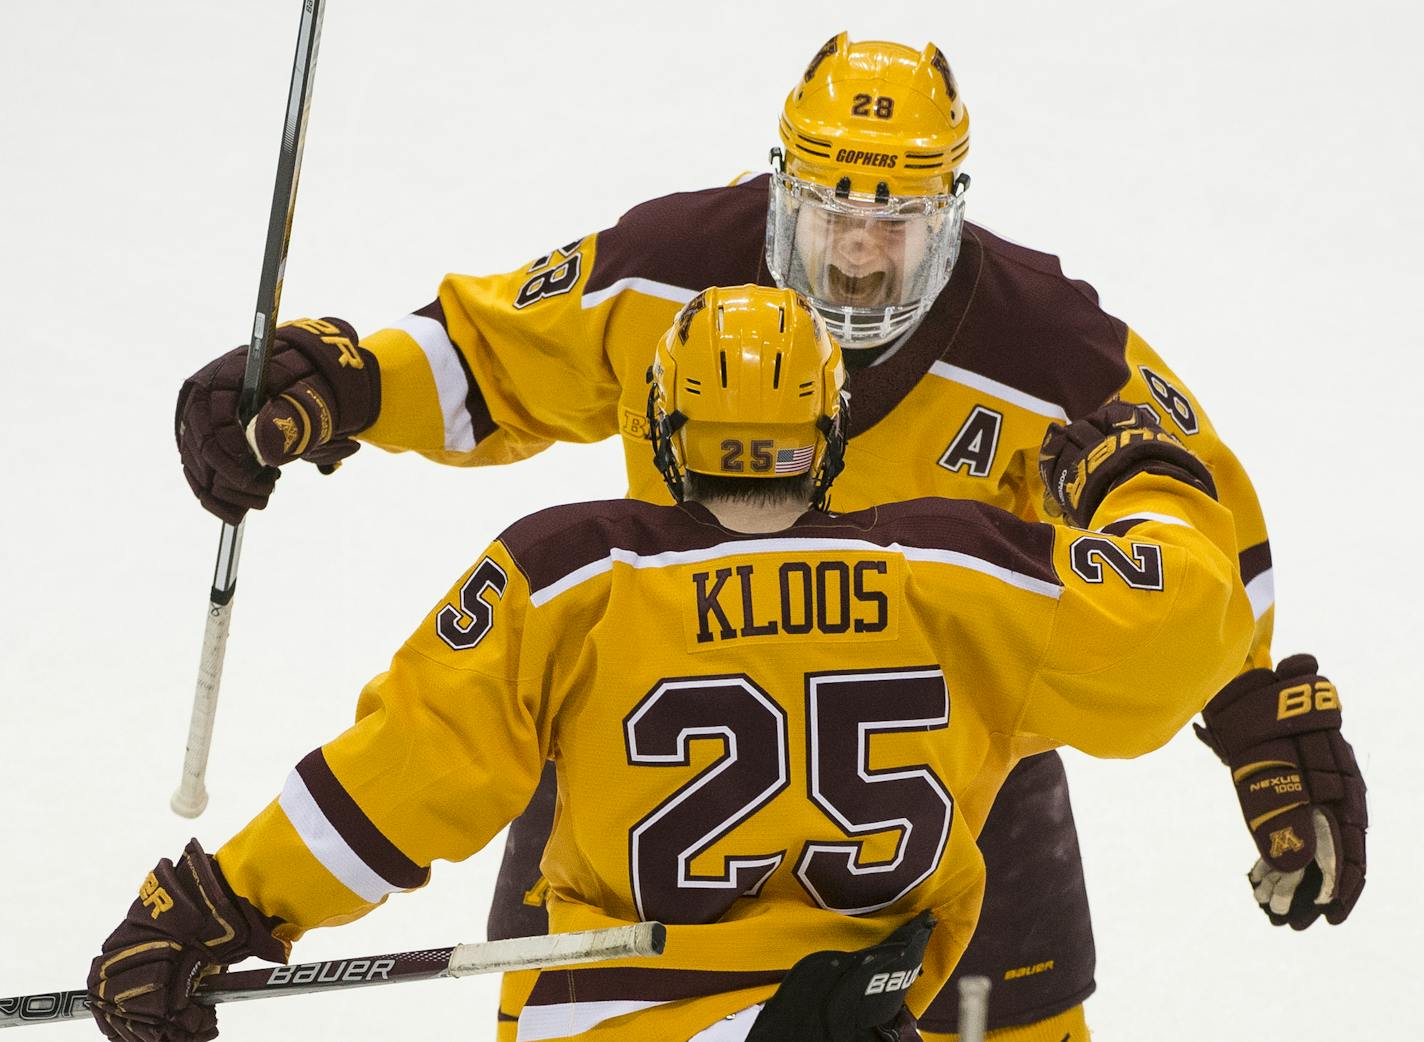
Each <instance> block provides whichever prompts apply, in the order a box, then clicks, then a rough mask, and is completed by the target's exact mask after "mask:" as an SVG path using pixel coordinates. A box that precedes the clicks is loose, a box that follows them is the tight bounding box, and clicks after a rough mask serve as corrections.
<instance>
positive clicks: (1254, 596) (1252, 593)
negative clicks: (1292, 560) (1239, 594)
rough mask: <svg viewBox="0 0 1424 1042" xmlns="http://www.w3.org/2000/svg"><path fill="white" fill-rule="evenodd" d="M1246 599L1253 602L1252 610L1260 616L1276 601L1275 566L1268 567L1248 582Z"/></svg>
mask: <svg viewBox="0 0 1424 1042" xmlns="http://www.w3.org/2000/svg"><path fill="white" fill-rule="evenodd" d="M1246 599H1247V600H1249V601H1250V602H1251V611H1252V613H1253V614H1254V615H1255V616H1256V618H1258V619H1259V618H1260V617H1261V616H1262V615H1264V614H1266V609H1267V608H1269V607H1270V606H1271V605H1273V604H1275V603H1276V576H1275V569H1274V568H1267V569H1266V570H1265V571H1264V572H1262V573H1261V574H1260V575H1258V576H1256V578H1254V579H1252V580H1251V581H1250V582H1248V583H1247V584H1246Z"/></svg>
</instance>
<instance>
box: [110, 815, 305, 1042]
mask: <svg viewBox="0 0 1424 1042" xmlns="http://www.w3.org/2000/svg"><path fill="white" fill-rule="evenodd" d="M278 922H279V920H276V919H269V918H267V917H266V916H264V915H262V913H261V912H259V911H258V910H257V909H256V908H255V907H254V906H253V905H252V904H251V903H250V902H248V901H246V900H244V899H243V898H241V897H238V896H237V895H236V894H234V893H233V892H232V891H231V890H230V889H229V888H228V885H227V882H226V881H225V880H224V879H223V877H222V872H221V870H220V869H219V868H218V864H217V862H216V861H214V860H213V859H212V858H210V857H208V855H207V854H205V853H203V848H202V847H200V846H198V841H197V840H196V839H195V840H192V841H191V842H190V843H189V844H188V845H187V847H185V848H184V850H183V856H182V857H181V858H179V860H178V863H177V864H176V865H175V864H173V862H171V861H169V860H168V859H167V858H164V859H163V860H162V861H160V862H159V863H158V866H157V867H156V868H155V869H154V870H153V871H152V872H150V873H149V874H148V878H147V879H145V880H144V881H143V885H142V886H140V887H139V891H138V900H136V901H134V903H133V905H132V906H131V907H130V908H129V914H128V915H127V916H126V917H125V918H124V921H123V922H122V923H120V924H119V928H118V929H117V930H115V931H114V932H113V933H111V934H110V935H109V938H108V940H106V941H105V942H104V947H103V950H102V951H101V952H100V953H99V956H98V958H96V959H95V960H94V962H93V964H92V965H91V966H90V967H89V980H88V985H87V986H88V989H89V1005H90V1009H91V1010H92V1011H93V1014H94V1021H95V1023H97V1024H98V1025H99V1030H100V1031H102V1032H103V1033H104V1034H105V1035H106V1036H108V1037H109V1038H111V1039H114V1040H115V1042H206V1040H207V1039H212V1038H216V1037H217V1034H218V1027H217V1013H216V1011H215V1010H214V1009H213V1007H211V1006H204V1005H199V1004H198V1003H195V1002H193V1001H192V995H193V988H194V987H195V986H196V985H197V982H198V980H199V979H200V978H201V977H202V975H203V973H204V971H205V970H206V969H207V968H208V967H211V966H223V965H226V964H228V963H232V962H238V961H240V960H242V959H245V958H247V957H248V956H250V955H256V956H258V957H259V958H263V959H267V960H268V961H270V962H286V961H287V946H286V945H285V944H284V943H283V942H281V941H279V940H277V939H276V938H275V937H273V936H272V928H273V927H274V926H275V925H277V923H278Z"/></svg>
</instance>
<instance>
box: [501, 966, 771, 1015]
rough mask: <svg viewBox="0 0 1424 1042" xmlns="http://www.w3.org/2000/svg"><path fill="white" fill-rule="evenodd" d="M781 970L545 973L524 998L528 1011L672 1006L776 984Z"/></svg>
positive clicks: (609, 969) (602, 969)
mask: <svg viewBox="0 0 1424 1042" xmlns="http://www.w3.org/2000/svg"><path fill="white" fill-rule="evenodd" d="M784 976H786V971H785V970H658V969H648V968H643V967H631V966H630V967H618V966H606V967H594V968H590V969H584V970H579V969H574V970H545V971H544V972H543V973H541V974H539V979H538V980H537V981H536V982H535V984H534V990H533V992H531V993H530V995H529V1001H528V1003H526V1005H529V1006H560V1005H564V1004H565V1003H568V1002H570V1001H574V999H573V998H571V997H573V996H576V997H577V999H576V1001H578V1002H603V1001H609V1000H625V1001H630V1000H631V1001H642V1002H676V1001H677V1000H679V999H692V998H699V997H701V996H703V995H718V994H721V993H722V992H727V991H741V990H742V989H743V988H759V987H762V986H764V985H767V984H777V983H779V982H780V981H781V978H782V977H784Z"/></svg>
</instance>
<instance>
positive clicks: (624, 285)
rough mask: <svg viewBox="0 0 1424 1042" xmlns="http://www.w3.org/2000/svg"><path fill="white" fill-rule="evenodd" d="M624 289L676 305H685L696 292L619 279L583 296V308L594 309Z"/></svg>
mask: <svg viewBox="0 0 1424 1042" xmlns="http://www.w3.org/2000/svg"><path fill="white" fill-rule="evenodd" d="M626 289H631V290H636V291H637V292H639V293H642V294H644V295H645V296H649V297H661V298H662V299H663V300H671V301H673V302H674V303H677V304H686V303H687V302H688V301H689V300H691V299H692V298H693V297H695V296H697V290H695V289H684V288H683V287H682V286H673V285H671V284H669V283H666V282H657V281H655V280H653V279H638V278H627V279H619V280H618V281H617V282H615V283H613V284H612V285H611V286H604V287H603V288H602V289H599V290H594V291H593V292H592V293H585V294H584V295H583V301H582V303H583V306H584V307H585V308H596V307H598V305H600V304H602V303H603V302H604V301H605V300H607V299H608V298H609V297H616V296H617V295H618V294H620V293H622V292H623V291H624V290H626Z"/></svg>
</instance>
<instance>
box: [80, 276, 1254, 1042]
mask: <svg viewBox="0 0 1424 1042" xmlns="http://www.w3.org/2000/svg"><path fill="white" fill-rule="evenodd" d="M645 368H646V371H647V376H648V381H649V383H650V384H651V388H650V390H649V391H648V392H646V394H645V402H646V404H645V409H644V413H643V415H644V417H645V420H646V421H647V423H648V424H649V429H650V430H651V431H652V432H653V438H652V451H650V452H649V455H650V456H651V457H652V458H653V460H654V462H655V464H656V467H657V469H658V470H659V471H660V472H661V474H662V476H663V478H664V480H665V481H666V484H667V487H668V489H669V490H670V493H671V495H672V497H673V498H674V499H676V500H678V501H679V502H680V505H675V506H658V505H652V504H648V503H643V502H639V501H637V500H632V499H622V500H612V501H607V502H597V503H583V504H575V505H572V506H564V507H555V508H553V509H550V510H546V511H543V512H541V513H538V514H534V515H532V516H530V517H527V518H524V519H523V520H521V521H518V522H516V523H515V524H513V525H512V526H511V527H510V528H508V529H507V530H506V531H505V532H504V533H503V534H502V535H501V536H500V537H499V538H498V539H497V540H496V541H495V542H494V543H493V544H491V545H490V547H489V548H488V549H487V550H486V551H485V552H484V554H483V555H482V556H480V558H479V559H478V560H477V562H476V563H475V564H474V566H473V567H471V568H470V569H469V570H468V571H466V572H465V574H464V575H463V577H462V578H461V579H460V580H459V581H458V582H457V583H456V584H455V585H454V587H453V588H452V589H451V591H450V592H449V593H448V594H447V595H446V597H445V599H444V600H443V601H442V602H441V603H440V604H438V605H437V606H436V608H435V609H434V610H433V611H432V612H431V613H430V614H429V615H427V616H426V618H425V621H424V622H423V623H421V625H420V627H419V628H418V629H417V630H416V632H415V634H414V635H413V636H412V637H411V638H410V639H409V640H408V641H407V642H406V643H405V645H404V646H403V647H402V648H401V650H400V651H398V652H397V654H396V656H395V658H394V659H393V661H392V663H391V666H390V669H389V671H388V672H386V673H383V674H381V675H380V676H378V677H377V678H376V679H375V680H373V681H372V682H371V683H370V684H369V685H368V686H367V687H366V689H365V691H364V692H363V693H362V695H361V699H360V703H359V706H358V709H357V721H356V724H355V726H353V727H352V728H351V729H350V730H348V731H346V732H345V733H344V734H342V735H341V736H339V737H338V738H336V739H335V740H334V741H331V742H328V743H327V744H325V745H324V746H322V747H321V748H319V749H317V750H315V751H314V752H312V753H311V754H309V755H308V756H307V757H305V758H304V759H303V760H302V761H301V763H299V764H298V765H297V767H296V769H295V770H294V771H293V773H292V774H291V775H290V776H289V778H288V779H287V782H286V784H285V786H284V787H283V789H282V792H281V795H280V796H279V797H278V799H276V800H275V801H274V802H272V803H271V804H270V805H268V807H267V808H266V809H265V810H263V811H262V812H261V813H260V814H259V815H258V816H257V817H256V818H255V819H254V820H253V821H252V822H251V823H250V824H249V825H247V826H246V827H245V828H244V829H243V830H242V831H240V832H239V833H238V834H237V835H236V836H235V837H234V838H232V839H231V840H229V841H228V842H227V843H226V844H225V845H223V846H222V847H221V849H219V850H218V851H217V854H216V858H215V859H210V858H209V857H208V856H207V855H206V854H204V852H203V850H202V849H201V848H200V847H199V846H198V844H197V841H196V840H194V841H193V842H192V843H191V844H190V845H189V846H188V847H187V849H186V850H185V851H184V854H183V856H182V857H181V858H180V859H179V861H178V863H177V864H176V865H175V864H173V863H172V862H169V861H167V860H165V861H162V862H160V863H159V865H158V866H157V868H155V870H154V872H153V873H152V874H151V875H150V876H149V877H148V878H147V880H146V881H145V883H144V885H143V886H142V888H141V890H140V897H139V899H138V900H136V901H135V902H134V904H133V907H132V908H131V909H130V911H129V914H128V917H127V919H125V921H124V922H123V923H122V924H121V925H120V926H119V928H118V929H117V930H116V931H115V932H114V933H113V935H112V936H110V937H109V939H108V940H107V941H106V943H105V945H104V948H103V952H102V954H100V955H99V956H98V957H97V958H96V959H95V961H94V964H93V967H92V970H91V973H90V976H89V987H90V991H91V997H92V1000H93V1003H94V1010H95V1015H96V1019H97V1021H98V1023H99V1025H100V1027H101V1029H102V1030H103V1031H104V1032H105V1033H106V1034H107V1035H108V1036H109V1037H110V1038H113V1039H116V1040H123V1042H128V1040H130V1039H144V1040H150V1039H152V1040H157V1039H165V1040H168V1042H188V1040H196V1039H205V1038H208V1037H211V1035H212V1034H214V1033H215V1030H216V1027H215V1014H214V1012H213V1011H212V1009H211V1008H210V1007H202V1006H198V1005H195V1004H193V1003H191V1002H190V1001H189V996H190V989H191V984H192V982H193V981H194V980H195V979H197V977H198V976H199V975H200V974H201V973H202V972H203V969H204V968H205V967H206V966H207V965H210V964H218V963H225V962H229V961H235V960H238V959H241V958H243V957H246V956H248V955H259V956H262V957H264V958H267V959H275V960H283V959H284V958H285V956H286V954H287V949H288V946H289V945H290V943H291V942H292V941H293V940H295V939H296V938H297V937H299V936H300V935H301V934H302V933H303V932H304V931H305V930H308V929H311V928H313V927H316V926H322V925H333V924H338V923H344V922H347V921H349V920H351V919H353V918H355V917H357V916H360V915H362V914H364V913H366V912H368V911H370V910H371V909H372V908H374V907H375V906H376V905H378V904H380V903H381V902H382V901H384V900H385V898H386V896H387V895H388V894H390V893H392V892H394V891H397V890H407V889H412V888H414V887H418V886H422V885H424V884H425V882H426V881H427V878H428V875H429V872H430V868H431V865H432V863H433V862H434V861H436V860H437V859H442V858H443V859H447V860H458V859H462V858H465V857H467V856H469V855H470V854H471V853H473V852H474V851H476V850H478V849H479V848H480V847H481V846H483V845H484V844H485V843H487V842H488V841H489V839H490V838H491V837H492V836H494V835H495V834H496V833H497V832H498V831H499V830H500V829H501V828H502V827H503V826H504V825H505V824H506V823H507V822H508V821H510V820H511V819H512V818H514V817H515V816H516V815H518V814H519V813H520V812H521V811H522V810H523V809H524V807H525V805H526V803H527V802H528V800H529V798H530V797H531V795H532V794H533V793H534V791H535V788H536V787H537V785H538V783H539V779H540V777H541V774H542V771H543V767H544V764H545V761H546V760H548V759H550V758H552V760H553V761H554V763H555V765H556V770H557V771H558V776H559V782H558V789H557V791H558V800H557V807H556V812H555V814H554V825H553V832H552V836H551V839H550V841H549V846H548V849H547V851H546V852H545V853H544V857H543V872H544V875H545V877H546V878H547V880H548V898H547V904H548V908H549V915H550V922H551V927H552V929H553V930H555V931H566V930H578V929H592V928H601V927H607V926H613V925H618V924H620V923H625V922H633V921H637V920H649V919H653V920H660V921H662V922H665V923H666V924H668V941H667V947H666V951H665V953H664V955H663V956H662V957H660V958H659V959H657V960H656V961H654V962H648V961H642V962H639V961H636V960H634V961H631V962H629V963H620V964H617V965H605V966H602V967H593V968H586V969H574V970H550V971H545V972H543V973H541V974H539V975H538V978H537V981H536V983H535V984H534V986H533V988H532V992H531V994H530V996H529V999H528V1002H527V1003H526V1004H525V1005H524V1007H523V1010H522V1013H521V1014H520V1017H519V1021H518V1037H519V1038H520V1039H522V1040H524V1042H538V1040H545V1039H549V1040H552V1039H570V1038H579V1039H589V1040H594V1039H614V1038H636V1039H638V1040H640V1042H664V1040H665V1042H685V1040H688V1039H700V1038H702V1037H703V1036H702V1035H701V1033H702V1032H703V1031H705V1030H706V1029H708V1028H709V1027H711V1026H712V1025H716V1038H717V1039H719V1040H723V1042H740V1040H741V1039H744V1038H746V1039H751V1040H752V1042H785V1040H787V1039H791V1038H795V1039H798V1040H801V1042H831V1040H832V1039H837V1040H844V1042H881V1040H889V1039H900V1040H904V1042H908V1040H910V1039H913V1038H916V1037H917V1036H916V1034H915V1032H914V1026H913V1019H912V1015H913V1014H918V1013H921V1012H923V1011H924V1009H925V1007H926V1006H927V1005H928V1003H929V1002H930V1000H931V998H932V997H933V996H934V995H935V994H936V993H937V992H938V990H939V989H940V987H941V986H942V985H943V984H944V982H945V981H946V979H947V977H948V975H949V973H950V970H951V968H952V967H953V966H954V964H955V962H956V961H957V960H958V958H959V957H960V955H961V953H962V952H963V950H964V947H965V945H966V943H967V942H968V940H969V937H970V935H971V932H972V930H973V926H974V920H975V918H976V915H977V912H978V907H979V903H980V898H981V895H982V890H983V884H984V864H983V861H982V859H981V857H980V855H979V852H978V851H977V849H976V847H975V844H974V837H975V835H976V833H977V832H978V831H979V829H980V827H981V826H982V824H983V821H984V818H985V815H986V814H987V812H988V809H989V804H990V801H991V800H992V799H993V796H994V793H995V792H996V790H997V789H998V788H999V786H1000V783H1001V782H1002V781H1003V779H1004V777H1005V775H1006V774H1007V772H1008V771H1009V769H1010V768H1011V766H1012V764H1013V763H1014V761H1015V760H1016V759H1017V758H1018V757H1020V756H1023V755H1027V754H1031V753H1035V752H1040V751H1042V750H1044V749H1047V748H1050V747H1052V746H1054V745H1057V744H1059V743H1068V744H1072V745H1074V746H1077V747H1078V748H1081V749H1083V750H1085V751H1087V752H1089V753H1092V754H1094V755H1098V756H1134V755H1137V754H1140V753H1143V752H1146V751H1148V750H1150V749H1152V748H1154V747H1156V746H1158V745H1160V744H1161V743H1163V742H1165V741H1166V740H1167V739H1168V738H1170V737H1171V736H1172V735H1173V734H1174V733H1175V732H1176V731H1177V729H1178V728H1180V727H1181V725H1182V724H1183V723H1184V722H1185V721H1186V719H1187V718H1188V717H1189V716H1190V715H1191V714H1192V713H1193V712H1195V711H1196V710H1198V709H1200V708H1201V706H1202V705H1203V704H1204V703H1205V702H1206V700H1207V698H1208V697H1209V696H1210V695H1211V694H1212V693H1214V692H1215V691H1217V690H1218V689H1219V688H1220V686H1221V685H1222V684H1224V683H1225V682H1226V681H1227V680H1228V679H1229V678H1230V677H1231V675H1232V674H1233V673H1234V672H1235V671H1236V667H1237V663H1238V662H1239V661H1240V660H1241V659H1242V658H1243V657H1244V656H1245V654H1246V651H1247V648H1248V646H1249V644H1250V640H1251V635H1252V630H1253V618H1252V612H1251V607H1250V603H1249V600H1248V596H1247V594H1246V591H1245V588H1244V587H1243V585H1242V583H1241V581H1240V577H1239V574H1238V569H1237V565H1236V542H1235V539H1236V534H1235V527H1234V524H1233V522H1232V518H1231V515H1230V513H1229V512H1228V511H1227V510H1226V508H1225V507H1223V506H1221V505H1220V504H1218V503H1217V502H1216V501H1215V498H1214V494H1215V492H1214V482H1213V479H1212V476H1211V474H1210V472H1209V471H1208V470H1207V468H1206V467H1205V466H1204V465H1203V464H1202V463H1201V462H1200V461H1199V460H1197V459H1196V457H1194V456H1193V455H1192V454H1191V453H1190V452H1188V451H1187V450H1186V449H1185V448H1183V447H1182V445H1181V444H1180V443H1179V442H1178V441H1176V440H1175V439H1173V438H1171V437H1170V436H1169V435H1166V434H1164V433H1163V432H1162V431H1161V430H1160V428H1158V427H1157V425H1156V424H1155V423H1154V422H1152V421H1151V420H1150V419H1148V418H1147V417H1146V416H1145V414H1143V413H1142V412H1140V411H1139V410H1138V409H1137V408H1136V407H1135V406H1131V405H1127V404H1124V403H1121V402H1115V403H1110V404H1109V405H1107V406H1105V407H1104V408H1102V409H1099V410H1098V411H1096V412H1095V413H1093V414H1092V416H1090V417H1088V418H1087V419H1084V420H1081V421H1079V422H1077V423H1074V424H1072V425H1071V426H1069V427H1068V428H1066V430H1065V429H1064V428H1061V427H1057V426H1055V427H1053V428H1051V430H1050V433H1049V437H1048V438H1047V440H1046V441H1045V443H1044V447H1043V455H1042V460H1041V466H1042V468H1043V471H1044V473H1045V475H1047V483H1048V486H1049V487H1051V488H1052V489H1054V493H1053V494H1054V495H1055V497H1056V500H1057V503H1058V507H1059V509H1061V510H1063V511H1064V512H1066V514H1067V515H1068V517H1069V519H1070V520H1071V521H1072V522H1073V524H1075V525H1078V526H1082V527H1080V528H1067V527H1063V526H1055V525H1048V524H1041V523H1030V522H1025V521H1022V520H1020V519H1018V518H1015V517H1014V516H1012V515H1011V514H1008V513H1006V512H1004V511H1001V510H998V509H996V508H994V507H990V506H986V505H983V504H980V503H973V502H969V501H957V502H956V501H948V500H943V499H934V498H930V499H919V500H913V501H910V502H903V503H891V504H884V505H881V506H879V507H871V508H869V509H866V510H862V511H857V512H855V513H849V514H833V513H828V512H826V510H825V504H826V498H827V492H828V490H829V487H830V485H831V483H832V481H833V480H834V479H835V477H836V475H837V473H838V472H839V471H840V469H841V462H842V452H843V450H844V447H845V429H846V428H845V424H846V420H847V416H846V412H845V406H844V402H843V397H842V387H843V383H844V369H843V367H842V364H841V352H840V350H839V348H838V347H837V345H836V344H835V342H834V341H833V340H832V339H831V338H830V336H829V335H828V334H827V332H826V328H825V324H824V322H823V320H822V319H821V317H820V316H819V315H818V314H817V313H816V312H815V311H813V310H812V308H811V306H810V305H809V304H808V303H807V302H806V300H805V299H804V298H802V297H801V296H799V295H798V294H796V293H795V292H793V291H790V290H781V289H766V288H761V287H756V286H745V287H738V288H735V289H713V290H708V291H706V292H704V293H701V294H699V295H697V296H696V297H694V298H693V299H692V300H691V301H690V302H689V303H688V304H687V305H686V306H685V307H684V308H683V309H682V310H681V312H680V313H679V314H678V316H677V318H676V321H675V322H674V324H673V326H672V327H671V328H670V329H669V330H668V331H667V332H666V334H665V335H664V336H663V337H662V338H661V340H660V341H659V342H658V344H657V350H656V356H655V358H654V360H653V364H652V366H651V367H645ZM643 445H644V449H645V451H648V446H647V442H644V443H643ZM808 505H809V507H810V509H808ZM1089 529H1091V530H1089ZM926 913H927V914H926ZM936 921H937V922H938V925H937V927H936V926H935V922H936ZM863 949H864V950H865V951H863V952H862V956H861V957H858V958H855V959H848V958H846V957H845V953H846V952H851V951H861V950H863ZM793 966H794V967H795V969H792V967H793ZM788 971H790V972H788ZM763 1003H765V1006H764V1007H762V1004H763ZM905 1007H908V1009H906V1008H905ZM729 1017H730V1018H732V1019H733V1021H734V1023H733V1024H728V1023H726V1018H729Z"/></svg>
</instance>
